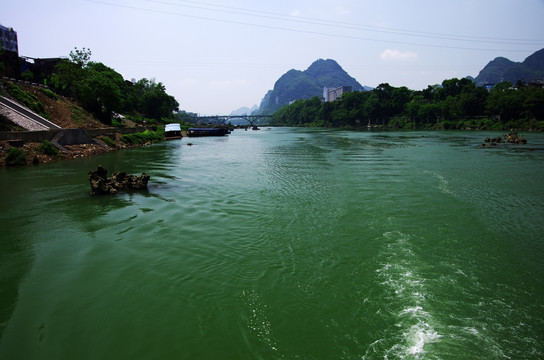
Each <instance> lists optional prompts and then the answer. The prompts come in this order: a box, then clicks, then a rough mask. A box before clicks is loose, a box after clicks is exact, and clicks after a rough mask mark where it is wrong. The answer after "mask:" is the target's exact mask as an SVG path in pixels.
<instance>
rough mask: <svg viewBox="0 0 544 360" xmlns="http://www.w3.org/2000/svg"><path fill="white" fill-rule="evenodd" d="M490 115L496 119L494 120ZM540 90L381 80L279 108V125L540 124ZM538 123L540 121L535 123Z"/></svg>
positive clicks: (543, 97) (543, 110)
mask: <svg viewBox="0 0 544 360" xmlns="http://www.w3.org/2000/svg"><path fill="white" fill-rule="evenodd" d="M490 119H499V120H500V121H498V122H497V121H496V123H494V124H493V123H492V120H490ZM543 120H544V89H543V88H541V87H534V86H518V88H514V87H513V86H512V84H511V83H508V82H505V83H500V84H498V85H497V86H495V87H494V88H493V89H492V90H491V91H488V90H487V89H486V88H484V87H478V86H476V85H475V84H474V83H473V82H472V81H471V80H469V79H456V78H453V79H448V80H444V81H443V82H442V84H441V85H434V86H428V87H427V89H424V90H421V91H413V90H410V89H408V88H406V87H399V88H397V87H393V86H391V85H389V84H387V83H384V84H380V85H379V86H378V87H376V88H375V89H374V90H372V91H365V92H352V93H346V94H344V95H343V96H342V97H341V98H340V99H337V100H336V101H333V102H321V101H320V100H319V99H318V98H317V97H315V98H313V99H310V100H299V101H295V102H294V103H292V104H291V105H289V106H285V107H283V108H281V109H280V110H278V111H277V112H276V113H275V114H274V116H273V118H272V122H273V123H274V124H275V125H283V126H330V127H359V126H366V125H373V126H389V127H416V128H432V127H434V128H436V127H438V128H463V127H470V128H473V127H489V125H490V124H491V125H492V126H494V127H497V128H508V127H516V126H522V127H544V122H542V121H543ZM539 122H540V123H539Z"/></svg>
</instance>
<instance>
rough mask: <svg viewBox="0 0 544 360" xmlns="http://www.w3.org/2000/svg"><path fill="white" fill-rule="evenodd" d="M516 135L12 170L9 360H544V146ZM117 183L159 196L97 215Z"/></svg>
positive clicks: (5, 281)
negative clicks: (521, 141) (92, 182)
mask: <svg viewBox="0 0 544 360" xmlns="http://www.w3.org/2000/svg"><path fill="white" fill-rule="evenodd" d="M496 135H499V134H496V133H490V132H488V133H484V132H377V131H363V132H355V131H340V130H327V129H296V128H295V129H292V128H273V129H270V130H267V129H262V130H260V131H242V130H236V131H234V132H233V133H232V134H231V135H229V136H226V137H209V138H191V139H187V138H183V139H182V140H181V141H179V140H178V141H169V142H164V143H160V144H156V145H152V146H147V147H141V148H136V149H131V150H123V151H117V152H112V153H107V154H104V155H101V156H97V157H94V158H88V159H78V160H70V161H63V162H57V163H54V164H48V165H41V166H35V167H29V168H15V169H12V168H9V169H0V199H1V204H2V205H1V206H2V210H1V213H0V231H1V232H0V359H542V358H544V135H543V134H540V133H522V134H521V135H522V136H523V137H525V138H526V139H528V144H527V145H518V146H516V145H503V146H499V147H497V148H479V147H478V144H480V143H481V142H482V141H483V139H484V138H485V137H486V136H496ZM188 142H192V143H193V144H194V145H193V146H187V143H188ZM99 164H102V165H103V166H104V167H105V168H106V169H108V170H109V171H110V173H111V172H113V171H118V170H124V171H126V172H128V173H132V174H138V175H139V174H140V173H142V172H146V173H148V174H149V175H150V176H151V180H150V183H149V191H147V192H143V193H128V194H127V193H125V194H118V195H116V196H105V197H95V196H90V195H89V190H90V187H89V183H88V179H87V173H88V171H89V170H91V169H96V167H97V166H98V165H99Z"/></svg>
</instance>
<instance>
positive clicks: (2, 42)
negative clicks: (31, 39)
mask: <svg viewBox="0 0 544 360" xmlns="http://www.w3.org/2000/svg"><path fill="white" fill-rule="evenodd" d="M0 49H2V50H4V51H10V52H14V53H16V54H17V55H18V54H19V47H18V46H17V31H15V30H13V28H7V27H5V26H3V25H1V24H0Z"/></svg>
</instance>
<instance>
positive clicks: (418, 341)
mask: <svg viewBox="0 0 544 360" xmlns="http://www.w3.org/2000/svg"><path fill="white" fill-rule="evenodd" d="M404 336H405V340H406V347H405V354H406V355H420V354H424V353H425V349H424V346H425V345H426V344H429V343H431V342H435V341H436V340H438V339H439V338H441V337H442V336H441V335H439V334H438V333H437V332H436V331H435V330H434V328H433V327H432V326H431V325H429V324H428V323H426V322H423V321H420V322H419V323H417V324H416V325H413V326H412V327H411V328H410V331H408V332H407V333H405V334H404Z"/></svg>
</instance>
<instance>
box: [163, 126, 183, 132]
mask: <svg viewBox="0 0 544 360" xmlns="http://www.w3.org/2000/svg"><path fill="white" fill-rule="evenodd" d="M168 131H181V126H180V125H179V124H166V125H164V132H168Z"/></svg>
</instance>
